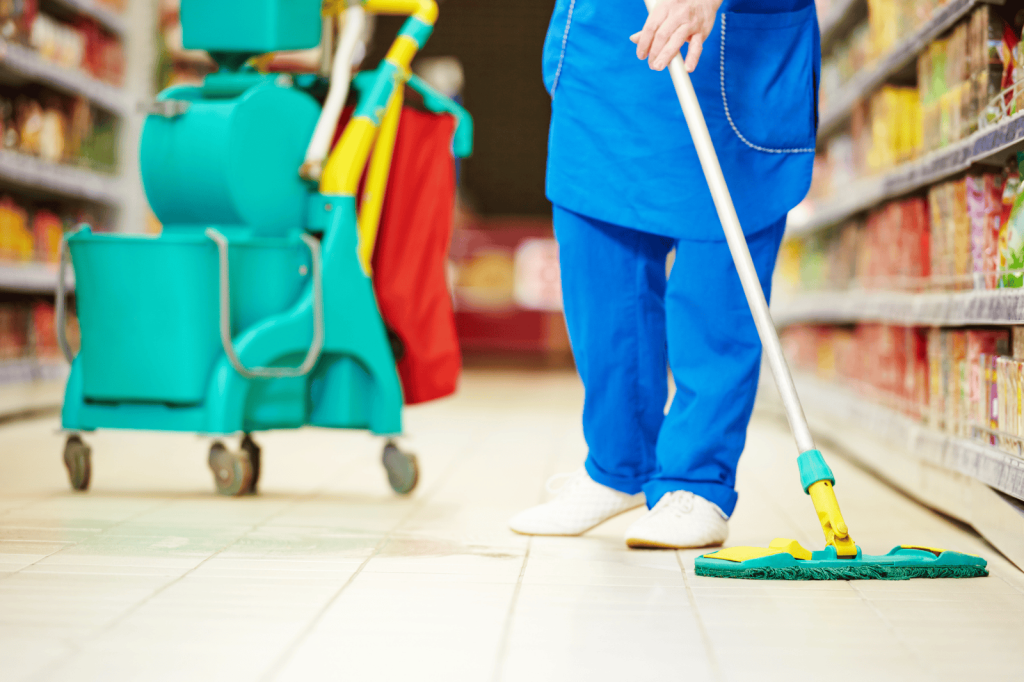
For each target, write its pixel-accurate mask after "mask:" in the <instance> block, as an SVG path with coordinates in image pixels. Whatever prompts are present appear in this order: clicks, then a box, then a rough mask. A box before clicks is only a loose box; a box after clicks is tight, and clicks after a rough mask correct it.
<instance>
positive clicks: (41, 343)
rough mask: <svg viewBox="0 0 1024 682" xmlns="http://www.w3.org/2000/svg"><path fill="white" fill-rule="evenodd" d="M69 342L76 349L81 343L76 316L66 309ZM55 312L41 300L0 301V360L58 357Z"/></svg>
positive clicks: (54, 358)
mask: <svg viewBox="0 0 1024 682" xmlns="http://www.w3.org/2000/svg"><path fill="white" fill-rule="evenodd" d="M65 329H66V335H67V339H68V344H69V345H70V346H71V348H72V349H73V350H77V349H78V347H79V344H80V333H79V328H78V318H77V316H76V315H75V313H74V311H69V312H68V318H67V324H66V327H65ZM60 356H61V351H60V347H59V346H58V345H57V327H56V315H55V311H54V306H53V304H52V303H49V302H44V301H36V302H17V303H0V361H7V360H20V359H25V358H35V359H37V360H44V361H46V360H57V359H58V358H59V357H60Z"/></svg>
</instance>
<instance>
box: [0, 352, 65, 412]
mask: <svg viewBox="0 0 1024 682" xmlns="http://www.w3.org/2000/svg"><path fill="white" fill-rule="evenodd" d="M67 373H68V366H67V363H65V362H61V361H59V360H55V359H38V358H21V359H18V360H0V386H4V387H5V389H4V390H5V392H6V391H7V387H9V386H11V385H16V384H29V383H32V382H38V381H43V382H53V381H61V380H63V379H64V378H66V377H67ZM5 411H6V410H5Z"/></svg>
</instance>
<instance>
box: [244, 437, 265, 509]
mask: <svg viewBox="0 0 1024 682" xmlns="http://www.w3.org/2000/svg"><path fill="white" fill-rule="evenodd" d="M239 447H241V448H242V451H243V452H246V453H248V455H249V461H250V462H252V483H250V484H249V490H248V492H249V493H250V494H252V495H255V494H256V485H257V484H258V483H259V482H260V456H261V454H262V450H261V449H260V446H259V445H258V444H257V443H256V441H254V440H253V439H252V436H251V435H250V434H248V433H247V434H245V437H244V438H243V439H242V443H241V445H240V446H239Z"/></svg>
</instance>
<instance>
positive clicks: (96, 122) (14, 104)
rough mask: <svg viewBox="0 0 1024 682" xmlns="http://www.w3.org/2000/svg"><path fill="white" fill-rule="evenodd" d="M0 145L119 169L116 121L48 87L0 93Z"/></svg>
mask: <svg viewBox="0 0 1024 682" xmlns="http://www.w3.org/2000/svg"><path fill="white" fill-rule="evenodd" d="M0 129H2V136H0V143H2V146H3V148H4V149H11V150H14V151H18V152H21V153H23V154H29V155H31V156H37V157H39V158H42V159H44V160H45V161H49V162H50V163H60V164H68V165H74V166H80V167H83V168H88V169H90V170H96V171H100V172H105V173H114V172H116V170H117V162H118V160H117V133H118V122H117V118H116V117H115V116H113V115H112V114H110V113H108V112H105V111H103V110H102V109H99V108H97V107H95V106H93V105H92V104H90V103H89V101H88V100H87V99H85V98H84V97H80V96H79V97H69V96H66V95H62V94H58V93H57V92H55V91H53V90H50V89H48V88H45V87H39V86H26V87H23V88H21V89H20V90H10V89H0Z"/></svg>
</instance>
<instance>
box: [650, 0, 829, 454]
mask: <svg viewBox="0 0 1024 682" xmlns="http://www.w3.org/2000/svg"><path fill="white" fill-rule="evenodd" d="M645 2H646V3H647V9H648V11H650V10H652V9H654V6H655V5H656V4H657V0H645ZM668 70H669V73H670V74H671V76H672V84H673V85H675V88H676V95H677V96H678V97H679V104H680V105H681V106H682V108H683V115H684V116H685V117H686V124H687V126H688V127H689V128H690V135H691V136H692V137H693V145H694V146H695V147H696V148H697V157H698V158H699V159H700V165H701V168H702V169H703V170H704V177H705V178H706V179H707V182H708V187H709V188H710V189H711V197H712V199H714V202H715V208H716V209H717V210H718V219H719V220H720V221H721V222H722V229H723V230H725V239H726V241H727V242H728V244H729V251H730V252H731V253H732V260H733V262H734V263H735V264H736V271H737V272H738V273H739V275H740V282H741V283H742V284H743V293H744V294H745V295H746V297H747V304H748V305H749V306H750V312H751V314H752V315H753V317H754V324H755V325H756V326H757V333H758V336H760V337H761V345H762V346H763V347H764V354H765V356H767V358H768V365H769V366H770V367H771V368H772V375H773V376H774V377H775V384H776V385H777V386H778V388H779V393H780V394H781V395H782V404H783V405H784V406H785V408H786V416H787V417H788V418H789V426H790V428H791V429H792V431H793V436H794V437H795V438H796V445H797V447H798V448H799V449H800V452H807V451H808V450H814V449H815V447H814V438H813V437H812V436H811V430H810V429H809V428H808V427H807V418H806V417H805V416H804V409H803V407H802V406H801V405H800V397H799V396H798V395H797V393H796V386H795V385H794V384H793V375H792V374H791V373H790V371H789V365H788V364H787V363H786V358H785V356H784V355H783V354H782V345H781V344H780V343H779V334H778V332H777V331H776V329H775V323H774V322H773V321H772V316H771V313H769V312H768V302H767V301H766V300H765V297H764V291H762V289H761V282H760V281H759V280H758V278H757V270H755V269H754V261H753V260H752V259H751V258H750V249H749V248H748V247H747V240H746V238H745V237H744V236H743V228H742V227H740V219H739V217H738V216H737V215H736V208H735V207H734V206H733V204H732V196H730V194H729V188H728V186H727V185H726V184H725V176H723V175H722V167H721V166H720V165H719V163H718V154H716V153H715V147H714V145H713V144H712V143H711V134H710V133H709V132H708V126H707V123H706V122H705V121H704V113H703V112H702V111H701V109H700V103H699V102H698V101H697V93H696V92H694V90H693V84H692V83H691V82H690V74H689V73H688V72H687V71H686V66H685V64H684V63H683V57H682V55H678V54H677V55H676V56H675V57H673V58H672V61H671V62H670V63H669V65H668Z"/></svg>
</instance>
